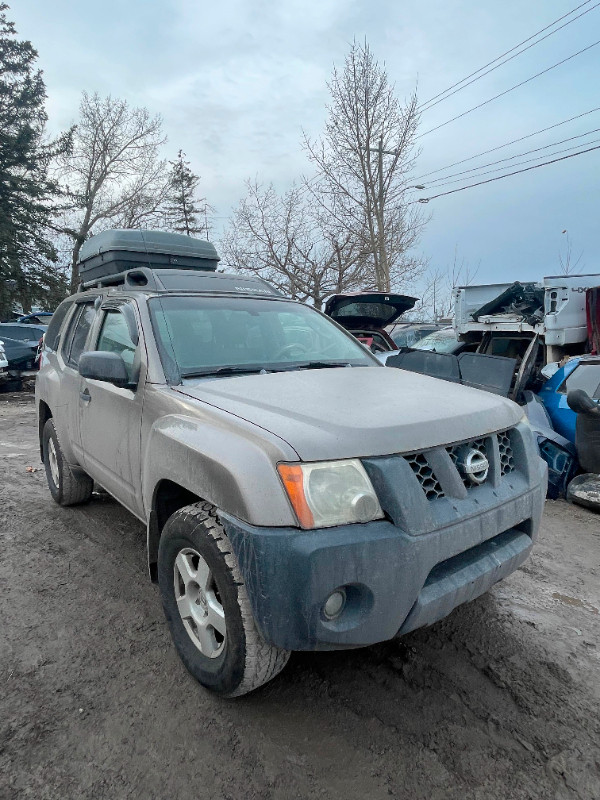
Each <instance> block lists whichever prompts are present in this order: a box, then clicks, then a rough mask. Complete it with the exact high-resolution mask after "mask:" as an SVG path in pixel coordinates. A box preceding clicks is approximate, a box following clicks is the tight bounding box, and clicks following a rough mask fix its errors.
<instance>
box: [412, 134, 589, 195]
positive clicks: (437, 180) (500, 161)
mask: <svg viewBox="0 0 600 800" xmlns="http://www.w3.org/2000/svg"><path fill="white" fill-rule="evenodd" d="M598 131H600V128H593V129H592V130H591V131H586V132H585V133H580V134H579V135H578V136H569V138H568V139H560V140H559V141H558V142H552V143H551V144H546V145H544V146H543V147H535V148H533V149H532V150H525V151H524V152H523V153H515V155H514V156H508V157H507V158H500V159H498V161H490V162H489V163H487V164H480V165H479V166H478V167H471V169H465V170H462V171H461V172H453V173H451V174H450V175H444V176H443V177H442V178H435V179H434V180H432V181H427V185H428V186H431V185H432V184H434V183H440V181H447V180H448V179H449V178H456V177H457V176H458V175H467V174H468V173H469V172H478V171H479V170H480V169H485V168H486V167H495V166H496V164H503V163H504V162H506V161H513V160H514V159H515V158H521V157H522V156H528V155H530V154H531V153H539V152H540V150H548V148H550V147H557V146H558V145H559V144H566V143H567V142H573V141H575V139H583V137H584V136H589V135H590V134H592V133H598ZM585 144H589V143H588V142H585ZM580 146H581V145H576V147H580ZM553 155H554V154H553ZM538 158H543V156H538Z"/></svg>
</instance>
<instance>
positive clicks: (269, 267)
mask: <svg viewBox="0 0 600 800" xmlns="http://www.w3.org/2000/svg"><path fill="white" fill-rule="evenodd" d="M246 186H247V195H246V197H245V198H244V199H243V200H242V201H241V202H240V204H239V206H238V208H237V209H236V211H235V213H234V215H233V218H232V221H231V223H230V225H229V228H228V229H227V230H226V232H225V235H224V237H223V240H222V242H221V252H222V253H223V256H224V260H225V261H227V262H228V263H229V264H231V266H233V267H235V268H236V269H239V270H241V271H244V272H252V273H254V274H256V275H259V276H260V277H262V278H265V279H266V280H268V281H270V282H271V283H272V284H273V285H274V286H276V287H277V288H279V289H280V290H281V291H283V292H284V293H285V294H286V295H288V296H290V297H293V298H294V299H299V300H308V299H310V300H311V301H312V302H313V303H314V304H315V306H316V307H320V306H321V304H322V302H323V300H324V299H325V298H326V297H327V296H328V295H330V294H333V293H336V292H344V291H349V290H352V289H358V288H369V285H368V277H367V262H366V259H365V253H364V251H363V250H362V248H361V245H360V244H359V243H357V241H356V239H355V238H354V237H353V236H352V235H351V233H350V232H349V231H348V230H346V229H345V228H343V227H342V226H340V225H337V224H334V223H335V221H334V220H332V219H331V217H330V216H329V215H328V214H326V213H324V212H323V210H322V209H321V208H320V207H318V206H317V207H315V204H314V203H313V202H312V200H311V197H310V195H307V193H306V191H305V190H304V189H303V188H298V187H296V186H294V187H292V189H290V190H289V191H288V192H286V193H285V194H283V195H279V194H278V193H277V192H276V191H275V189H274V187H273V186H272V185H269V186H267V187H262V186H261V185H260V184H258V183H257V182H256V181H248V182H247V184H246Z"/></svg>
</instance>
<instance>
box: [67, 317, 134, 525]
mask: <svg viewBox="0 0 600 800" xmlns="http://www.w3.org/2000/svg"><path fill="white" fill-rule="evenodd" d="M124 312H125V313H128V314H129V315H130V318H129V319H127V318H126V316H125V313H124ZM103 314H104V317H103V319H102V321H101V326H100V331H99V334H98V339H97V344H96V347H95V348H94V349H95V350H100V351H108V352H110V353H118V354H119V355H121V357H122V358H123V360H124V361H125V364H126V366H127V370H128V373H129V377H130V379H131V387H130V388H126V389H122V388H119V387H117V386H114V385H113V384H112V383H107V382H105V381H96V380H89V379H87V378H81V391H80V395H79V415H80V431H81V443H82V450H83V461H84V467H85V470H86V472H87V473H88V474H89V475H90V476H91V477H92V478H93V479H94V480H95V481H97V482H98V483H99V484H100V485H101V486H103V487H104V488H105V489H106V490H107V491H108V492H110V493H111V494H112V495H113V496H114V497H116V498H117V499H118V500H119V501H120V502H121V503H123V505H125V506H126V507H127V508H129V510H130V511H132V512H133V513H134V514H137V515H138V516H142V517H143V507H142V502H141V489H140V480H141V466H140V437H141V420H142V401H143V391H142V389H141V388H139V387H140V383H141V379H140V373H144V372H145V371H144V369H143V365H142V364H141V363H140V362H141V359H140V345H139V342H138V337H137V335H133V334H134V333H135V332H134V331H132V324H134V325H135V324H136V323H135V322H133V323H132V320H134V316H133V308H132V307H131V306H130V307H129V308H128V309H124V308H107V309H104V310H103Z"/></svg>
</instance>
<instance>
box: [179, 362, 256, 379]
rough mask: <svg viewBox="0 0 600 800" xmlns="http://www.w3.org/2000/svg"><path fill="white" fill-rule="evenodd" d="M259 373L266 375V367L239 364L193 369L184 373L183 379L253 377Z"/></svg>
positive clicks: (182, 374)
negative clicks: (226, 376) (217, 376)
mask: <svg viewBox="0 0 600 800" xmlns="http://www.w3.org/2000/svg"><path fill="white" fill-rule="evenodd" d="M259 372H263V373H266V372H267V370H266V369H265V367H257V366H255V367H253V366H249V365H244V364H237V365H235V366H229V367H210V368H207V369H191V370H188V371H187V372H182V373H181V377H182V378H204V377H207V376H209V375H252V374H257V373H259Z"/></svg>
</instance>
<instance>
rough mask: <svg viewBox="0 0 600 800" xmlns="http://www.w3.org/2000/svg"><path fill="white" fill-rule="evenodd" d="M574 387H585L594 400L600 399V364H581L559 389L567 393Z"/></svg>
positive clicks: (585, 390)
mask: <svg viewBox="0 0 600 800" xmlns="http://www.w3.org/2000/svg"><path fill="white" fill-rule="evenodd" d="M572 389H583V391H584V392H587V393H588V394H589V396H590V397H591V398H592V400H600V364H580V365H579V366H578V367H576V368H575V369H574V370H573V372H572V373H571V374H570V375H569V377H568V378H567V379H566V381H564V383H562V384H561V386H560V389H559V390H558V391H559V392H561V393H562V394H567V392H570V391H571V390H572Z"/></svg>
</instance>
